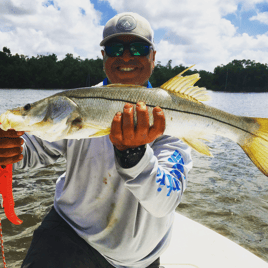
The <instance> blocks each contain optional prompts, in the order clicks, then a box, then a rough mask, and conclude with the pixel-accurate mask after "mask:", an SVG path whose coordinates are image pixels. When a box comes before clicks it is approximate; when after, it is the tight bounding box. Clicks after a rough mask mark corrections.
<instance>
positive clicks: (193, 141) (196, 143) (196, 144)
mask: <svg viewBox="0 0 268 268" xmlns="http://www.w3.org/2000/svg"><path fill="white" fill-rule="evenodd" d="M181 140H182V141H184V142H185V143H186V144H188V145H189V146H190V147H192V148H193V149H194V150H196V151H197V152H199V153H200V154H204V155H207V156H211V157H213V155H212V153H211V152H210V151H209V147H208V146H207V145H206V144H205V143H203V142H202V141H200V140H199V139H197V138H182V139H181Z"/></svg>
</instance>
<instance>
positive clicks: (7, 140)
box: [0, 129, 24, 165]
mask: <svg viewBox="0 0 268 268" xmlns="http://www.w3.org/2000/svg"><path fill="white" fill-rule="evenodd" d="M23 134H24V131H15V130H13V129H9V130H7V131H4V130H2V129H0V165H7V164H13V163H16V162H19V161H20V160H21V159H22V158H23V156H22V154H21V153H22V147H21V145H22V144H23V143H24V141H23V139H22V138H20V136H21V135H23Z"/></svg>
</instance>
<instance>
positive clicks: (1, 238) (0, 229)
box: [0, 218, 7, 268]
mask: <svg viewBox="0 0 268 268" xmlns="http://www.w3.org/2000/svg"><path fill="white" fill-rule="evenodd" d="M0 240H1V251H2V258H3V264H4V268H7V264H6V258H5V253H4V241H3V234H2V223H1V218H0Z"/></svg>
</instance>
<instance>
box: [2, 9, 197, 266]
mask: <svg viewBox="0 0 268 268" xmlns="http://www.w3.org/2000/svg"><path fill="white" fill-rule="evenodd" d="M103 34H104V39H103V41H102V42H101V44H100V45H101V46H104V50H102V55H103V59H104V71H105V73H106V75H107V78H106V79H105V80H104V81H103V82H102V83H101V84H110V83H121V84H136V85H140V86H146V87H151V85H150V82H149V77H150V75H151V74H152V71H153V68H154V60H155V54H156V52H155V50H154V44H153V31H152V29H151V27H150V25H149V23H148V22H147V20H145V19H144V18H143V17H141V16H139V15H138V14H135V13H130V12H129V13H121V14H118V15H116V16H115V17H114V18H112V19H111V20H110V21H108V22H107V24H106V26H105V28H104V32H103ZM122 112H123V113H122ZM122 112H120V111H119V112H118V113H117V114H116V115H115V117H114V119H113V122H111V134H110V135H109V136H104V137H100V138H94V139H82V140H61V141H57V142H47V141H45V140H41V139H39V138H37V137H35V136H32V135H28V134H27V133H25V134H24V133H23V132H15V131H14V130H9V131H7V132H5V131H1V132H0V134H1V136H2V137H3V138H2V139H0V157H1V158H0V165H4V164H8V163H15V164H14V168H16V169H24V170H26V169H28V168H38V167H40V166H43V165H48V164H52V163H54V162H55V161H57V159H58V158H59V157H60V156H61V155H63V156H65V157H66V160H67V165H66V172H65V173H64V174H62V176H60V177H59V179H58V180H57V182H56V192H55V198H54V206H53V207H52V209H51V211H50V212H49V213H48V215H47V216H46V217H45V218H44V220H43V222H42V224H41V226H40V227H39V228H37V229H36V230H35V231H34V235H33V240H32V243H31V246H30V248H29V250H28V253H27V255H26V257H25V259H24V261H23V264H22V267H23V268H33V267H34V268H35V267H36V268H37V267H38V268H42V267H49V268H54V267H55V268H56V267H57V268H66V267H78V268H84V267H140V268H144V267H159V265H160V255H161V254H162V253H163V252H164V250H165V249H166V248H167V246H168V244H169V241H170V238H171V235H172V234H171V231H172V222H173V217H174V213H175V208H176V207H177V205H178V204H179V202H180V200H181V196H182V193H183V191H184V190H185V188H186V182H187V174H188V171H189V169H190V168H191V165H192V163H191V157H190V149H189V147H188V146H186V145H185V144H184V143H183V142H181V141H180V140H178V139H176V138H173V137H169V136H165V135H162V134H163V132H164V129H165V117H164V114H163V112H162V110H161V108H159V107H155V108H154V110H153V115H154V124H153V126H150V125H149V115H148V111H147V107H146V105H145V104H144V103H142V102H138V103H137V105H136V112H137V125H136V127H134V119H133V117H134V107H133V105H132V104H130V103H127V104H126V105H125V107H124V110H123V111H122ZM179 127H181V126H179ZM23 134H24V135H23ZM21 135H23V136H22V138H23V140H24V145H23V160H21V159H22V156H21V154H20V153H21V151H20V148H21V147H20V146H21V144H22V143H23V141H22V139H21V138H20V136H21ZM10 137H13V138H14V139H8V138H10ZM20 160H21V161H20ZM18 161H19V162H18Z"/></svg>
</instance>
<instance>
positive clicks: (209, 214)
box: [0, 90, 268, 268]
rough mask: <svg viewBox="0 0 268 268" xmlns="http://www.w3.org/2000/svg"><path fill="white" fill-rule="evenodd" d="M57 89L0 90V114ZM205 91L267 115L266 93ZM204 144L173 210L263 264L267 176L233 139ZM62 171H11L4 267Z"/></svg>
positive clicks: (235, 108) (23, 247)
mask: <svg viewBox="0 0 268 268" xmlns="http://www.w3.org/2000/svg"><path fill="white" fill-rule="evenodd" d="M57 92H60V90H57V91H56V90H55V91H52V90H39V91H37V90H0V113H2V112H4V111H5V110H6V109H8V108H12V107H16V106H21V105H25V104H27V103H28V102H33V101H36V100H39V99H41V98H44V97H47V96H49V95H52V94H54V93H57ZM210 95H211V96H212V100H211V101H209V102H206V104H208V105H211V106H214V107H216V108H219V109H221V110H224V111H227V112H230V113H233V114H236V115H244V116H254V117H266V118H268V93H257V94H251V93H244V94H243V93H219V92H210ZM208 145H209V146H210V147H211V148H212V152H213V155H214V158H209V157H206V156H201V155H200V154H198V153H195V152H193V154H192V156H193V161H194V168H193V169H192V170H191V172H190V175H189V184H188V188H187V189H186V191H185V193H184V196H183V200H182V202H181V204H180V205H179V207H178V209H177V210H178V212H180V213H182V214H184V215H185V216H187V217H189V218H191V219H193V220H195V221H198V222H200V223H202V224H204V225H206V226H208V227H209V228H211V229H213V230H215V231H217V232H218V233H220V234H222V235H224V236H226V237H228V238H229V239H231V240H233V241H234V242H236V243H238V244H240V245H241V246H243V247H244V248H246V249H248V250H250V251H251V252H253V253H254V254H256V255H258V256H259V257H261V258H262V259H264V260H265V261H267V262H268V178H267V177H266V176H264V175H263V174H262V173H261V172H260V171H259V170H258V169H257V168H256V167H255V166H254V165H253V164H252V162H251V161H250V160H249V159H248V158H247V156H246V155H245V153H244V152H243V151H242V149H241V148H240V147H239V146H238V145H237V144H236V143H233V142H231V141H229V140H227V139H224V138H221V137H216V138H215V139H214V140H213V141H212V142H210V143H208ZM64 171H65V160H64V159H61V160H60V161H59V162H58V163H56V164H55V165H51V166H48V167H44V168H40V169H38V170H31V171H28V172H14V176H13V178H14V179H13V192H14V193H13V194H14V199H15V208H16V214H17V215H18V216H19V218H21V219H22V220H23V224H22V225H20V226H16V225H13V224H11V223H10V222H9V221H8V220H7V219H6V217H5V214H4V211H3V209H1V208H0V217H1V219H2V225H3V236H4V246H5V255H6V261H7V264H8V267H14V268H15V267H20V265H21V263H22V260H23V259H24V257H25V255H26V253H27V250H28V248H29V246H30V243H31V239H32V234H33V231H34V230H35V229H36V228H37V227H38V226H39V225H40V223H41V221H42V219H43V217H44V216H45V215H46V213H47V212H48V211H49V209H50V207H51V205H52V204H53V200H54V191H55V182H56V180H57V178H58V177H59V176H60V175H61V174H62V173H63V172H64ZM0 263H1V258H0ZM1 264H2V263H1ZM1 264H0V267H1Z"/></svg>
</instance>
